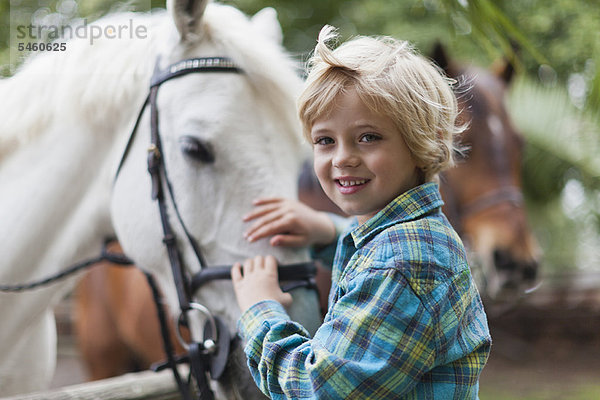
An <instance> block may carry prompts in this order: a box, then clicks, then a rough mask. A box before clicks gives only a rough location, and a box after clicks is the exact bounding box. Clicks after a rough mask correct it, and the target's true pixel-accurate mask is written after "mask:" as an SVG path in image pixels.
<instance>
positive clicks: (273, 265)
mask: <svg viewBox="0 0 600 400" xmlns="http://www.w3.org/2000/svg"><path fill="white" fill-rule="evenodd" d="M264 265H265V269H266V270H267V271H268V272H274V273H275V275H277V260H276V259H275V257H273V256H271V255H268V256H266V257H265V260H264Z"/></svg>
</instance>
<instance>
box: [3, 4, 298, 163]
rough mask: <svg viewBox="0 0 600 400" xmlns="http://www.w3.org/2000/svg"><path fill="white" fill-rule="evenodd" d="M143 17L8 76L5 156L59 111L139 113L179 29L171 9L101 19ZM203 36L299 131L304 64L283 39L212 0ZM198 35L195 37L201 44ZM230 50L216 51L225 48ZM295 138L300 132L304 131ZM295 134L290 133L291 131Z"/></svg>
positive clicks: (107, 115)
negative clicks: (132, 31) (125, 32)
mask: <svg viewBox="0 0 600 400" xmlns="http://www.w3.org/2000/svg"><path fill="white" fill-rule="evenodd" d="M130 21H135V22H134V23H135V25H136V26H144V27H146V28H147V38H146V39H140V38H136V37H133V38H130V37H121V38H119V39H109V38H106V37H102V38H99V39H97V40H95V41H94V42H93V45H91V46H90V44H89V40H90V39H89V38H83V39H81V38H74V39H71V40H69V41H68V42H67V51H66V52H63V53H61V52H46V53H42V52H40V53H39V54H36V55H35V56H33V57H31V58H30V59H28V60H27V61H26V62H25V63H24V64H23V66H22V67H21V68H20V69H19V71H18V72H17V73H16V74H15V75H14V76H13V77H11V78H6V79H1V80H0V93H2V95H1V96H0V109H1V110H2V113H3V114H4V115H2V116H1V117H0V159H1V158H2V157H3V156H4V155H6V154H7V153H8V152H9V151H11V150H14V149H15V148H17V147H18V146H19V145H21V144H23V143H26V142H27V141H30V140H33V139H35V138H36V137H38V136H39V135H40V134H41V133H42V132H43V131H44V128H45V127H46V126H48V125H49V124H51V123H52V121H53V119H54V118H63V119H64V118H67V119H75V118H80V120H82V121H85V122H87V123H88V124H92V125H94V126H102V125H103V124H106V123H107V121H110V120H111V119H113V118H114V117H115V116H116V115H117V116H119V117H120V116H122V115H123V113H127V115H128V116H129V117H131V118H133V114H134V113H135V111H137V108H139V106H141V104H142V102H143V99H144V96H145V95H146V93H147V88H148V82H149V79H150V75H151V73H152V70H153V68H154V62H155V58H156V55H157V54H159V53H160V54H167V55H170V56H172V57H177V55H176V54H168V53H167V51H168V50H170V49H173V48H174V47H175V46H174V44H175V43H176V41H178V40H179V35H178V33H177V31H176V29H175V26H174V24H173V21H172V20H171V18H169V17H168V15H167V13H166V12H165V11H164V10H160V11H152V12H150V13H145V14H143V13H118V14H112V15H108V16H106V17H104V18H102V19H100V20H98V21H96V22H94V23H93V24H94V25H98V26H101V27H105V26H107V25H113V26H118V25H120V24H128V23H130ZM199 30H200V32H197V40H211V41H213V42H214V43H215V45H216V47H217V49H219V50H217V51H224V52H226V53H227V54H229V55H230V57H231V58H233V59H234V61H235V62H236V63H238V65H239V66H240V67H241V68H242V69H243V70H244V72H245V73H246V74H247V75H248V76H249V78H250V82H251V83H252V85H253V87H254V88H255V91H256V96H257V97H258V96H261V98H263V99H265V100H266V101H268V102H269V103H270V105H271V107H273V108H274V109H275V110H277V111H278V113H277V114H278V117H279V118H282V119H283V120H284V121H285V123H286V125H287V126H289V129H286V131H287V132H299V124H298V122H297V117H296V112H295V97H296V94H297V90H298V88H299V84H300V79H299V78H298V77H297V75H296V73H295V71H296V70H297V66H296V65H295V64H294V62H293V61H292V60H291V58H289V57H288V56H287V55H286V53H285V52H284V51H283V50H282V48H281V46H280V45H279V44H278V43H275V42H274V41H273V40H270V39H267V38H266V37H264V36H263V34H262V33H261V32H260V31H259V30H257V29H254V28H253V27H252V23H251V21H250V20H249V19H248V18H247V17H246V16H245V15H244V14H242V13H241V12H240V11H238V10H236V9H235V8H233V7H230V6H224V5H219V4H212V3H211V4H209V5H208V7H207V8H206V11H205V13H204V16H203V18H202V24H201V25H200V27H199ZM193 47H194V43H193V42H192V43H189V48H193ZM220 55H223V54H210V56H220ZM295 136H296V137H295V138H294V139H293V140H298V141H299V140H300V139H299V135H295ZM288 140H289V138H288Z"/></svg>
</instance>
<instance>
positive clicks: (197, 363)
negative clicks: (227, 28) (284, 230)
mask: <svg viewBox="0 0 600 400" xmlns="http://www.w3.org/2000/svg"><path fill="white" fill-rule="evenodd" d="M208 72H213V73H236V74H239V73H243V71H242V70H241V69H240V68H239V67H238V66H236V65H235V64H234V63H233V61H231V60H230V59H228V58H225V57H207V58H193V59H188V60H183V61H180V62H177V63H175V64H172V65H170V66H169V67H168V68H167V69H165V70H160V68H159V67H158V61H157V63H156V67H155V71H154V74H153V76H152V78H151V81H150V92H149V94H148V96H147V97H146V99H145V100H144V103H143V105H142V107H141V109H140V111H139V113H138V116H137V118H136V120H135V124H134V126H133V129H132V131H131V134H130V136H129V140H128V142H127V145H126V147H125V150H124V152H123V155H122V157H121V160H120V162H119V165H118V167H117V171H116V174H115V181H116V179H117V177H118V176H119V172H120V171H121V168H122V166H123V164H124V162H125V159H126V158H127V154H128V152H129V149H130V147H131V145H132V143H133V140H134V137H135V135H136V132H137V130H138V127H139V125H140V122H141V120H142V115H143V114H144V112H145V110H146V108H147V107H148V106H149V108H150V145H149V147H148V159H147V161H148V172H149V174H150V178H151V181H152V191H151V198H152V200H155V201H156V202H157V204H158V209H159V214H160V220H161V225H162V229H163V239H162V241H163V243H164V245H165V246H166V249H167V254H168V258H169V263H170V265H171V272H172V275H173V280H174V282H175V288H176V291H177V297H178V302H179V308H180V315H179V318H178V320H177V324H178V325H177V327H176V328H177V329H176V332H177V336H178V338H179V340H180V341H181V343H182V345H183V347H184V348H185V349H186V350H187V354H185V355H184V356H182V357H177V356H176V355H175V350H174V346H173V343H172V342H171V338H170V335H169V330H168V323H167V317H166V312H165V310H164V307H163V301H162V297H161V295H160V292H159V290H158V286H157V284H156V282H155V279H154V277H153V276H152V275H151V274H149V273H146V277H147V280H148V283H149V285H150V287H151V290H152V293H153V298H154V301H155V304H156V308H157V315H158V318H159V322H160V329H161V336H162V339H163V346H164V350H165V353H166V356H167V360H166V361H165V362H163V363H159V364H157V365H155V366H153V369H154V370H156V371H158V370H161V369H164V368H170V369H171V370H172V371H173V376H174V378H175V380H176V382H177V385H178V387H179V390H180V392H181V395H182V398H183V399H184V400H192V399H193V392H194V391H195V390H194V389H192V383H193V382H192V378H193V381H195V382H196V389H197V390H196V392H197V396H196V398H198V399H202V400H212V399H213V398H214V394H213V393H212V391H211V389H210V384H209V378H208V376H210V378H211V379H213V380H218V379H219V378H220V377H221V375H222V374H223V372H224V370H225V365H226V362H227V358H228V355H229V350H230V346H231V344H232V343H235V337H234V335H232V334H231V333H230V332H229V330H228V327H227V326H226V324H225V323H224V322H223V321H222V320H221V319H220V318H219V317H218V316H216V315H213V314H212V313H211V312H210V310H208V309H207V308H206V307H205V306H203V305H201V304H199V303H197V302H195V301H194V296H193V295H194V293H195V292H196V291H197V290H198V289H200V288H201V286H202V285H204V284H205V283H207V282H209V281H212V280H215V279H229V277H230V270H231V266H216V267H215V266H211V267H210V268H209V267H208V266H207V263H206V260H205V258H204V257H203V254H202V251H201V249H200V246H198V244H197V242H196V240H195V239H194V237H193V236H192V235H191V234H190V232H189V230H188V229H187V227H186V225H185V223H184V221H183V219H182V217H181V214H180V213H179V210H178V208H177V202H176V201H175V196H174V193H173V188H172V185H171V182H170V181H169V177H168V174H167V169H166V165H165V161H164V157H163V149H162V143H161V137H160V131H159V128H158V127H159V124H158V108H157V104H156V98H157V95H158V90H159V88H160V86H161V85H162V84H163V83H165V82H167V81H169V80H171V79H174V78H177V77H180V76H184V75H187V74H190V73H208ZM167 198H168V199H170V201H171V206H172V207H173V209H174V214H175V215H176V217H177V220H178V221H179V224H180V226H181V227H182V229H183V232H184V234H185V236H186V238H187V242H188V244H189V245H190V246H191V248H192V249H193V252H194V254H195V256H196V260H197V262H198V264H199V266H200V271H199V272H197V273H196V274H194V275H190V274H189V273H188V272H187V269H186V268H185V266H184V264H183V262H182V257H181V253H180V250H179V248H178V247H177V240H176V239H177V238H176V235H175V232H174V230H173V228H172V225H171V222H170V220H169V216H168V213H167ZM103 260H105V261H110V262H114V263H117V264H119V265H132V264H133V261H132V260H131V259H129V258H128V257H127V256H125V255H120V254H113V253H110V252H108V251H107V250H106V243H105V246H104V248H103V250H102V253H101V255H100V256H98V257H95V258H93V259H91V260H86V261H84V262H82V263H79V264H77V265H75V266H72V267H70V268H69V269H67V270H65V271H61V272H59V273H58V274H56V275H53V276H51V277H48V278H44V279H42V280H39V281H35V282H31V283H26V284H17V285H0V291H6V292H20V291H25V290H30V289H33V288H37V287H40V286H44V285H47V284H50V283H53V282H56V281H57V280H60V279H64V278H65V277H67V276H70V275H72V274H73V273H75V272H77V271H80V270H82V269H85V268H88V267H90V266H93V265H94V264H96V263H97V262H99V261H103ZM315 275H316V265H315V264H314V262H306V263H297V264H289V265H280V266H279V278H280V280H281V281H288V284H287V285H286V286H284V287H283V290H284V291H289V290H292V289H294V288H297V287H311V288H315V289H316V285H315V282H314V278H315ZM192 311H194V312H199V313H201V314H203V316H204V317H205V318H206V320H207V324H206V326H205V328H204V335H203V336H204V337H203V340H202V342H198V341H195V340H193V339H192V340H191V341H189V342H186V341H185V340H184V339H183V338H182V335H181V333H180V329H181V326H189V324H188V317H187V314H188V313H189V312H192ZM181 363H188V364H189V365H190V376H189V377H188V379H187V382H185V381H184V379H182V377H181V376H180V374H179V371H178V368H177V365H178V364H181Z"/></svg>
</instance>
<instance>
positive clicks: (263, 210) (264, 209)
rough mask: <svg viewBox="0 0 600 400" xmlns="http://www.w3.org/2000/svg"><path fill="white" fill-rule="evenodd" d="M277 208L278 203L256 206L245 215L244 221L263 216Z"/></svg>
mask: <svg viewBox="0 0 600 400" xmlns="http://www.w3.org/2000/svg"><path fill="white" fill-rule="evenodd" d="M277 208H278V207H277V206H276V205H264V206H260V207H256V208H255V209H253V210H252V211H250V212H249V213H248V214H246V215H244V216H243V218H242V220H243V221H244V222H248V221H251V220H253V219H256V218H259V217H262V216H263V215H266V214H268V213H271V212H273V211H275V210H277Z"/></svg>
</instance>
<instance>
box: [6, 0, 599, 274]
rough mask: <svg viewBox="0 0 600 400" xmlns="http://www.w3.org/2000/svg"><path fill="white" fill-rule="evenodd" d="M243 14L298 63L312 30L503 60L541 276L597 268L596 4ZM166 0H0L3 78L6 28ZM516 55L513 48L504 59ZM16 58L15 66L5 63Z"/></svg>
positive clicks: (326, 7)
mask: <svg viewBox="0 0 600 400" xmlns="http://www.w3.org/2000/svg"><path fill="white" fill-rule="evenodd" d="M222 2H223V3H226V4H231V5H234V6H236V7H238V8H239V9H241V10H242V11H244V12H246V13H248V14H254V13H255V12H257V11H258V10H260V9H262V8H263V7H274V8H275V9H276V10H277V12H278V15H279V20H280V23H281V25H282V29H283V32H284V46H285V47H286V48H287V49H288V50H289V51H290V52H291V53H292V54H293V56H294V57H296V58H298V59H299V60H306V59H307V57H308V55H309V54H310V51H311V49H312V47H313V46H314V43H315V38H316V36H317V33H318V31H319V29H320V28H321V27H322V26H323V25H324V24H331V25H334V26H336V27H338V28H339V29H340V33H341V36H342V38H343V39H345V38H348V37H350V36H353V35H356V34H366V35H371V34H377V35H379V34H384V35H392V36H395V37H398V38H402V39H407V40H410V41H411V42H413V43H415V44H416V46H417V47H418V48H419V49H420V50H421V51H422V52H423V53H425V54H427V53H428V52H429V50H430V49H431V48H432V46H433V43H434V42H435V41H438V40H439V41H441V42H442V43H443V44H444V45H445V46H446V47H447V49H448V50H449V53H450V54H451V55H452V56H453V57H454V58H456V59H459V60H462V61H463V62H466V63H473V64H477V65H481V66H488V65H490V64H492V63H493V62H494V61H495V60H497V59H499V58H502V57H507V58H508V59H510V60H511V61H512V62H513V63H514V65H515V66H516V68H517V73H518V79H517V80H516V82H515V83H514V84H513V85H512V88H511V92H510V96H509V98H508V99H507V100H508V105H509V108H510V110H511V114H512V117H513V119H514V121H515V124H516V125H517V126H518V127H519V129H520V130H521V131H522V133H523V134H524V136H525V138H526V143H527V146H526V152H525V162H524V168H523V182H524V188H525V194H526V198H527V205H528V211H529V214H530V217H531V224H532V226H533V228H534V230H535V232H536V234H537V237H538V239H539V242H540V244H541V246H542V248H543V250H544V253H545V257H544V270H545V271H546V272H547V273H553V272H559V271H561V272H562V271H565V270H574V269H584V270H590V269H592V270H599V269H600V239H599V237H600V235H599V233H600V213H599V210H600V117H599V115H600V113H599V111H598V110H600V4H599V2H598V0H554V1H551V2H550V1H544V0H495V1H494V0H363V1H360V0H343V1H342V0H328V1H323V0H303V1H298V0H223V1H222ZM155 7H164V0H137V1H129V2H119V1H114V0H78V1H76V0H0V74H2V75H4V76H8V75H10V73H11V71H12V70H13V68H11V66H12V67H14V63H16V62H18V60H12V59H11V58H10V46H11V43H10V40H9V37H10V30H11V23H12V26H13V27H14V26H15V24H16V23H27V22H28V21H27V19H28V18H29V19H30V21H37V22H38V23H39V21H44V18H47V19H48V18H55V20H56V18H58V20H60V21H69V20H73V19H77V18H84V17H85V18H88V20H94V19H96V18H98V17H100V16H102V15H104V14H107V13H110V12H114V11H115V10H123V9H133V10H138V11H148V10H150V9H152V8H155ZM513 48H517V49H519V50H518V51H516V52H513ZM11 62H13V65H11Z"/></svg>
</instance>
